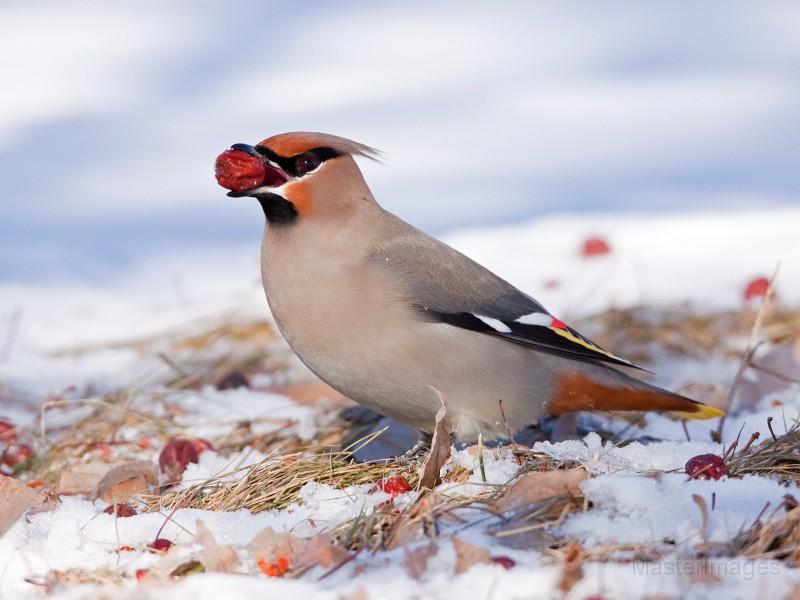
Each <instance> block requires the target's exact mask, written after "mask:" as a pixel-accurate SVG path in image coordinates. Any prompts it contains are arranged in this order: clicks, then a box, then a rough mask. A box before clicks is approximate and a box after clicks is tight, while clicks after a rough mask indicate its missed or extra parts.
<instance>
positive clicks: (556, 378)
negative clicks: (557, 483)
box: [215, 132, 723, 443]
mask: <svg viewBox="0 0 800 600" xmlns="http://www.w3.org/2000/svg"><path fill="white" fill-rule="evenodd" d="M356 157H360V158H367V159H372V160H380V153H379V152H378V151H377V150H375V149H373V148H371V147H369V146H366V145H364V144H361V143H358V142H355V141H352V140H349V139H347V138H343V137H339V136H335V135H331V134H324V133H314V132H290V133H282V134H278V135H273V136H271V137H268V138H266V139H264V140H263V141H261V142H259V143H257V144H255V145H249V144H242V143H240V144H233V145H232V146H231V147H230V148H229V149H228V150H226V151H225V152H223V153H222V154H221V155H220V156H219V157H218V158H217V162H216V165H215V169H216V177H217V180H218V182H219V183H220V184H221V185H222V186H223V187H226V188H227V189H229V190H231V191H229V192H228V195H229V196H232V197H242V196H247V197H252V198H255V199H256V200H257V201H258V202H259V203H260V205H261V207H262V209H263V213H264V215H265V218H266V224H265V229H264V235H263V238H262V244H261V275H262V280H263V286H264V290H265V293H266V298H267V303H268V305H269V309H270V311H271V313H272V316H273V319H274V321H275V323H276V325H277V327H278V329H279V331H280V332H281V334H282V335H283V337H284V338H285V339H286V341H287V342H288V344H289V346H290V347H291V348H292V350H293V351H294V353H295V354H296V355H297V356H298V357H299V358H300V360H301V361H302V362H303V363H305V365H306V366H307V367H308V368H309V369H310V370H311V371H312V372H314V373H315V374H316V375H317V376H318V377H319V378H320V379H322V380H323V381H324V382H326V383H327V384H329V385H330V386H331V387H333V388H334V389H336V390H337V391H339V392H340V393H342V394H343V395H344V396H346V397H348V398H350V399H352V400H354V401H356V402H358V403H360V404H362V405H364V406H367V407H369V408H371V409H373V410H375V411H377V412H378V413H381V414H382V415H384V416H386V417H389V418H392V419H395V420H397V421H400V422H402V423H405V424H407V425H410V426H411V427H413V428H415V429H416V430H417V431H418V432H420V434H421V435H422V436H423V437H428V438H429V437H430V436H431V434H432V433H433V431H434V428H435V426H436V416H437V412H439V409H440V408H441V407H442V404H443V403H444V405H445V416H444V418H443V419H441V421H442V424H443V426H444V428H445V430H446V431H447V432H448V434H449V435H450V436H451V437H453V438H455V439H456V440H457V441H459V442H464V443H470V442H475V441H476V440H477V439H478V438H479V437H482V438H484V439H492V438H507V437H508V433H509V432H510V433H513V432H517V431H520V430H521V429H523V428H525V427H528V426H530V425H533V424H536V423H537V422H539V421H540V420H541V419H543V418H545V417H551V416H556V415H562V414H567V413H574V412H581V411H615V410H620V411H671V412H673V413H675V414H677V415H678V416H679V417H682V418H698V419H706V418H713V417H718V416H721V415H722V414H723V413H722V411H720V410H719V409H717V408H715V407H712V406H710V405H707V404H703V403H701V402H697V401H695V400H692V399H690V398H687V397H684V396H681V395H679V394H676V393H673V392H670V391H667V390H665V389H661V388H659V387H656V386H654V385H651V384H649V383H646V382H644V381H642V380H640V379H638V378H637V377H634V376H633V374H634V373H635V372H636V371H637V370H639V369H640V368H639V367H637V366H636V365H634V364H633V363H631V362H629V361H627V360H625V359H624V358H621V357H619V356H617V355H615V354H613V353H611V352H609V351H607V350H605V349H603V348H601V347H600V346H598V345H597V344H595V343H594V342H592V341H591V340H589V339H588V338H587V337H585V336H583V335H581V334H580V333H579V332H578V331H577V330H575V329H573V328H572V327H570V326H568V325H567V324H566V323H564V322H563V321H561V320H560V319H558V318H556V317H555V316H553V315H552V314H551V313H550V312H549V311H548V310H547V309H546V308H545V307H544V306H543V305H542V304H540V303H539V302H538V301H536V300H535V299H534V298H532V297H531V296H529V295H528V294H526V293H524V292H522V291H520V290H519V289H517V288H516V287H514V286H513V285H512V284H510V283H508V282H507V281H505V280H504V279H502V278H500V277H499V276H497V275H495V274H494V273H493V272H492V271H490V270H489V269H487V268H485V267H483V266H481V265H480V264H478V263H477V262H475V261H473V260H472V259H470V258H468V257H467V256H465V255H464V254H462V253H460V252H458V251H457V250H455V249H454V248H452V247H450V246H448V245H447V244H445V243H444V242H442V241H439V240H437V239H435V238H433V237H431V236H429V235H427V234H425V233H423V232H422V231H420V230H419V229H417V228H416V227H414V226H412V225H410V224H409V223H407V222H405V221H403V220H402V219H400V218H399V217H397V216H395V215H394V214H392V213H390V212H388V211H387V210H385V209H384V208H382V207H381V206H380V205H379V204H378V202H377V201H376V200H375V198H374V196H373V194H372V192H371V191H370V189H369V187H368V185H367V182H366V181H365V179H364V176H363V174H362V172H361V170H360V168H359V166H358V164H357V162H356V160H355V158H356ZM431 200H432V201H434V200H435V199H431ZM535 260H536V258H535V257H531V261H532V263H533V261H535Z"/></svg>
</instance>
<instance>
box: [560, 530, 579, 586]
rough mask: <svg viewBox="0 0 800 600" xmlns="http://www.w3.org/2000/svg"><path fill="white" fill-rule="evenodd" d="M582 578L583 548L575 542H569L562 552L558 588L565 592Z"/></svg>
mask: <svg viewBox="0 0 800 600" xmlns="http://www.w3.org/2000/svg"><path fill="white" fill-rule="evenodd" d="M581 579H583V548H581V545H580V544H579V543H577V542H575V543H572V544H570V545H569V546H567V548H566V552H565V553H564V562H563V563H562V564H561V575H560V577H559V579H558V589H559V590H561V591H562V592H564V593H566V592H568V591H570V590H571V589H572V586H574V585H575V584H576V583H578V582H579V581H580V580H581Z"/></svg>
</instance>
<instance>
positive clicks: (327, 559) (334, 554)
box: [297, 533, 351, 569]
mask: <svg viewBox="0 0 800 600" xmlns="http://www.w3.org/2000/svg"><path fill="white" fill-rule="evenodd" d="M350 556H351V553H350V552H348V551H347V550H345V549H344V548H342V547H341V546H339V545H338V544H337V543H336V542H335V540H334V539H333V536H332V535H331V534H329V533H319V534H317V535H315V536H314V537H312V538H311V539H310V540H308V542H307V543H306V544H305V547H304V548H303V550H302V551H301V552H300V553H299V554H298V556H297V565H298V566H299V567H307V566H313V565H319V566H321V567H325V568H327V569H329V568H331V567H335V566H336V565H339V564H341V563H343V562H344V561H346V560H348V559H349V558H350Z"/></svg>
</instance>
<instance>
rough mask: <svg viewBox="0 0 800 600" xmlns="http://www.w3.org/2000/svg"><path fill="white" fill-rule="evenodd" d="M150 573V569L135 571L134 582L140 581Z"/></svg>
mask: <svg viewBox="0 0 800 600" xmlns="http://www.w3.org/2000/svg"><path fill="white" fill-rule="evenodd" d="M149 572H150V569H136V581H141V580H142V579H144V576H145V575H147V574H148V573H149Z"/></svg>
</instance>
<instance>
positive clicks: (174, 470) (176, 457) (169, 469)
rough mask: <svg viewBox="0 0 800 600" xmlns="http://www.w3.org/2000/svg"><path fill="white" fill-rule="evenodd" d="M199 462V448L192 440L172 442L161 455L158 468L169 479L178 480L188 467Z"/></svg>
mask: <svg viewBox="0 0 800 600" xmlns="http://www.w3.org/2000/svg"><path fill="white" fill-rule="evenodd" d="M197 460H198V453H197V448H196V447H195V445H194V442H192V440H172V441H170V442H168V443H167V445H166V446H164V449H163V450H162V451H161V454H159V456H158V466H159V467H160V468H161V472H162V473H164V474H165V475H167V477H169V478H170V479H173V480H177V479H178V478H180V476H181V474H182V473H183V472H184V471H185V470H186V465H188V464H189V463H196V462H197Z"/></svg>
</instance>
